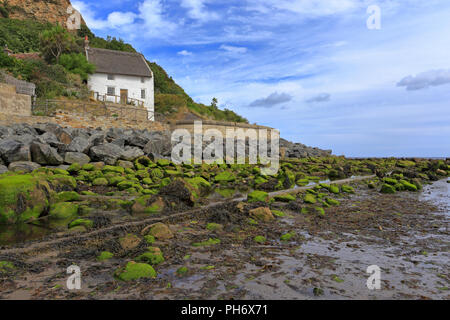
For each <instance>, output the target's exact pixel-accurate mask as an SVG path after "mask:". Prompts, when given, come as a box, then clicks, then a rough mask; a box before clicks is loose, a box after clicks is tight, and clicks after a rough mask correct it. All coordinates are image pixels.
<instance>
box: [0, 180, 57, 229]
mask: <svg viewBox="0 0 450 320" xmlns="http://www.w3.org/2000/svg"><path fill="white" fill-rule="evenodd" d="M49 193H50V188H49V186H48V184H47V182H46V181H45V180H43V179H41V178H38V177H35V176H33V175H30V174H24V175H20V174H4V175H2V176H0V224H13V223H16V222H30V221H33V220H35V219H37V218H39V216H40V215H41V214H42V213H43V212H45V210H46V209H47V208H48V204H49V201H48V195H49Z"/></svg>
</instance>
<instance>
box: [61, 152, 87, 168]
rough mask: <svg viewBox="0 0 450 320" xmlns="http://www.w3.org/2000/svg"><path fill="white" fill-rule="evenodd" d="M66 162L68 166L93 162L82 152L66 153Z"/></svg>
mask: <svg viewBox="0 0 450 320" xmlns="http://www.w3.org/2000/svg"><path fill="white" fill-rule="evenodd" d="M64 162H65V163H68V164H72V163H78V164H80V165H83V164H86V163H89V162H91V158H89V156H87V155H85V154H84V153H81V152H66V154H65V155H64Z"/></svg>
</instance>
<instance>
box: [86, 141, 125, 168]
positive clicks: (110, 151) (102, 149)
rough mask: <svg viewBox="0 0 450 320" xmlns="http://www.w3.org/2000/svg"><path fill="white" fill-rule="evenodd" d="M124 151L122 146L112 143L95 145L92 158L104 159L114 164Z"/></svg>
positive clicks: (107, 162)
mask: <svg viewBox="0 0 450 320" xmlns="http://www.w3.org/2000/svg"><path fill="white" fill-rule="evenodd" d="M122 153H123V150H122V148H120V147H119V146H116V145H115V144H112V143H108V144H102V145H99V146H95V147H92V148H91V150H90V156H91V159H92V160H94V161H103V162H105V163H106V164H109V165H114V164H115V162H116V161H117V160H118V159H119V158H120V156H121V155H122Z"/></svg>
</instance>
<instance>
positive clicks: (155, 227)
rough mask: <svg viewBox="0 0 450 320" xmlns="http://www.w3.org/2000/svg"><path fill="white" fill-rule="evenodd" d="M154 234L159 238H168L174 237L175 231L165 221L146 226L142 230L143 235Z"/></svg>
mask: <svg viewBox="0 0 450 320" xmlns="http://www.w3.org/2000/svg"><path fill="white" fill-rule="evenodd" d="M147 234H149V235H152V236H154V237H155V238H156V239H158V240H168V239H172V238H173V233H172V231H170V229H169V227H168V226H167V225H165V224H164V223H161V222H158V223H155V224H152V225H150V226H147V227H145V228H144V229H143V230H142V235H147Z"/></svg>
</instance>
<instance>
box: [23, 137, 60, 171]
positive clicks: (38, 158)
mask: <svg viewBox="0 0 450 320" xmlns="http://www.w3.org/2000/svg"><path fill="white" fill-rule="evenodd" d="M30 152H31V158H32V159H33V162H36V163H39V164H42V165H59V164H62V163H63V162H64V160H63V158H62V157H61V156H60V155H59V154H58V152H57V151H56V150H55V149H53V148H52V147H50V146H48V145H45V144H42V143H37V142H33V143H32V144H31V145H30Z"/></svg>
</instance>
